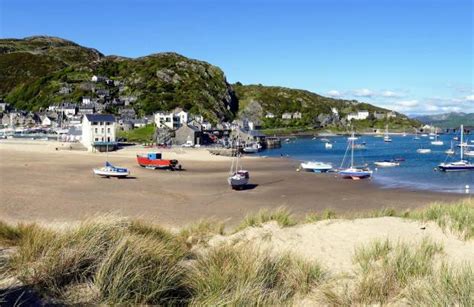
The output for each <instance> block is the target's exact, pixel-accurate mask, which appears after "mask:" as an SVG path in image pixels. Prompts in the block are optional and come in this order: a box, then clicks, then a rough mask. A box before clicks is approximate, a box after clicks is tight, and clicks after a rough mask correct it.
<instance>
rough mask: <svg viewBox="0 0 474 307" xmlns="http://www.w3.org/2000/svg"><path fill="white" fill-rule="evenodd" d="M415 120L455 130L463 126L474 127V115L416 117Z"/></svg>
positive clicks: (455, 113)
mask: <svg viewBox="0 0 474 307" xmlns="http://www.w3.org/2000/svg"><path fill="white" fill-rule="evenodd" d="M414 118H415V119H417V120H419V121H421V122H422V123H424V124H432V125H434V126H437V127H440V128H455V127H458V126H460V125H461V124H463V125H469V126H474V113H462V112H452V113H444V114H436V115H423V116H416V117H414Z"/></svg>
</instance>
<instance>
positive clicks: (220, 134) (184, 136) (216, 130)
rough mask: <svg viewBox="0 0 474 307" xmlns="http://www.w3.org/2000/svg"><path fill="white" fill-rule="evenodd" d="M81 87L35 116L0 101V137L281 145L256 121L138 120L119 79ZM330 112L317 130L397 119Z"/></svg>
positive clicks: (177, 113) (89, 143)
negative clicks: (130, 135)
mask: <svg viewBox="0 0 474 307" xmlns="http://www.w3.org/2000/svg"><path fill="white" fill-rule="evenodd" d="M84 86H86V87H87V90H89V91H90V92H91V95H90V96H83V97H82V98H81V100H80V102H72V101H66V100H65V101H63V102H61V103H54V104H53V103H52V104H51V105H49V106H48V107H47V108H43V109H40V110H39V111H38V112H33V111H26V110H18V109H15V108H13V107H12V106H11V105H9V103H8V101H4V100H0V125H1V126H0V127H1V130H0V137H2V138H13V137H32V138H43V139H45V140H47V139H55V140H58V141H62V142H71V143H77V144H81V145H82V149H86V150H88V151H96V150H98V151H105V150H110V151H112V150H115V149H118V148H119V146H118V144H119V143H120V142H123V141H127V140H125V139H121V138H120V137H119V134H120V132H127V131H132V130H134V129H139V128H143V127H146V126H153V127H154V129H155V133H154V135H153V138H152V140H150V141H151V142H152V143H156V144H157V145H160V146H171V145H174V146H183V147H199V146H202V145H218V146H222V147H229V146H231V145H232V140H237V139H238V140H240V142H241V143H242V144H247V145H249V146H253V145H255V144H259V145H258V146H259V147H258V148H259V149H260V148H266V147H278V146H279V144H280V140H279V139H278V138H275V137H267V136H266V135H265V134H263V133H262V132H261V131H260V128H261V126H260V124H261V123H260V122H254V121H251V120H249V119H248V118H242V119H235V120H233V121H232V122H220V123H217V124H212V123H211V122H209V121H207V120H206V119H205V118H204V117H203V116H202V115H200V114H191V113H190V112H189V111H188V110H183V109H182V108H179V107H178V108H175V109H174V110H163V111H157V112H155V113H154V114H150V115H142V116H140V115H139V114H137V112H136V110H135V109H134V108H133V103H134V102H136V101H137V97H135V96H130V95H129V96H126V95H122V96H121V95H118V96H117V93H118V94H120V93H121V92H123V84H122V83H121V82H120V81H117V80H111V79H109V78H107V77H105V76H98V75H93V76H92V77H91V79H90V81H89V82H88V83H86V84H85V85H84ZM70 92H71V86H70V85H68V84H64V85H63V86H62V87H61V88H60V89H59V92H58V95H67V94H69V93H70ZM112 93H114V94H112ZM331 112H332V114H329V115H326V114H320V115H319V116H318V127H315V128H324V127H325V126H327V125H329V124H331V123H333V122H334V121H342V122H343V123H351V122H353V121H363V120H366V119H369V118H372V119H377V120H379V119H391V118H396V117H397V113H395V112H393V111H388V112H380V111H374V112H369V111H367V110H361V111H357V112H352V113H349V114H346V115H341V114H339V110H338V109H337V108H334V107H333V108H332V109H331ZM264 118H265V119H275V118H281V120H282V121H284V122H291V121H297V120H300V119H301V118H302V113H301V112H299V111H296V112H284V113H282V114H273V113H270V112H267V113H266V114H264ZM423 128H424V129H429V128H430V127H423ZM373 132H379V131H375V130H374V131H373ZM256 148H257V147H256Z"/></svg>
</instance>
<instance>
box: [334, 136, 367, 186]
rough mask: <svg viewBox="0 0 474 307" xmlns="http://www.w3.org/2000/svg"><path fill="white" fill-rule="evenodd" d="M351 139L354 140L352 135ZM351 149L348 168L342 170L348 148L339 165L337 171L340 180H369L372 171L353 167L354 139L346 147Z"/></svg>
mask: <svg viewBox="0 0 474 307" xmlns="http://www.w3.org/2000/svg"><path fill="white" fill-rule="evenodd" d="M352 138H354V133H352ZM348 146H350V148H351V162H350V167H349V168H346V169H342V166H343V165H344V160H345V158H346V154H347V151H348V150H349V147H347V149H346V154H345V155H344V158H343V160H342V163H341V169H340V170H339V171H338V173H339V176H341V177H342V178H350V179H352V180H359V179H364V178H369V177H371V176H372V171H371V170H370V169H369V168H367V167H356V166H354V139H352V140H351V142H350V144H349V145H348Z"/></svg>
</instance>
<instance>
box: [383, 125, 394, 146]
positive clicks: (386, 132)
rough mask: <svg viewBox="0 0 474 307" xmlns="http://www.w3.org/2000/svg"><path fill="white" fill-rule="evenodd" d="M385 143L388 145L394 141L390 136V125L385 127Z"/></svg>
mask: <svg viewBox="0 0 474 307" xmlns="http://www.w3.org/2000/svg"><path fill="white" fill-rule="evenodd" d="M383 141H384V142H386V143H390V142H391V141H392V139H391V138H390V136H389V135H388V125H387V126H385V136H384V137H383Z"/></svg>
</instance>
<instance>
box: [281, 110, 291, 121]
mask: <svg viewBox="0 0 474 307" xmlns="http://www.w3.org/2000/svg"><path fill="white" fill-rule="evenodd" d="M292 116H293V114H291V113H288V112H285V113H283V114H282V115H281V118H282V119H291V118H292Z"/></svg>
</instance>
